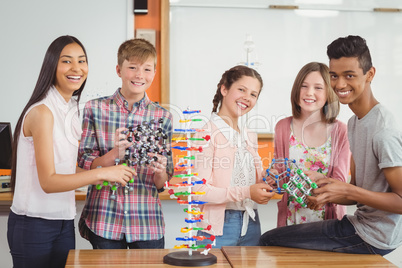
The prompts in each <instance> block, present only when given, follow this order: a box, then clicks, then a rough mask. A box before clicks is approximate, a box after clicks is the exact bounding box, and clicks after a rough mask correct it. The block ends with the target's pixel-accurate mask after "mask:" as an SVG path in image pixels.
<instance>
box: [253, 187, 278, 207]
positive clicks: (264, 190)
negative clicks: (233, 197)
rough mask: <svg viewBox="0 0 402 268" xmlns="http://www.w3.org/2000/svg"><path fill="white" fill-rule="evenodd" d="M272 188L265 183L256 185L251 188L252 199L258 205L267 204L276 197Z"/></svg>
mask: <svg viewBox="0 0 402 268" xmlns="http://www.w3.org/2000/svg"><path fill="white" fill-rule="evenodd" d="M270 191H272V187H271V186H269V185H267V184H265V183H256V184H253V185H251V186H250V198H251V200H253V201H254V202H256V203H258V204H267V203H268V201H269V200H270V199H271V198H272V197H273V196H274V195H275V192H273V191H272V192H270Z"/></svg>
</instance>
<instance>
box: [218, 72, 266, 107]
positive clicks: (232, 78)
mask: <svg viewBox="0 0 402 268" xmlns="http://www.w3.org/2000/svg"><path fill="white" fill-rule="evenodd" d="M243 76H249V77H254V78H256V79H258V81H260V85H261V89H262V86H263V82H262V78H261V76H260V74H259V73H258V72H257V71H256V70H254V69H252V68H249V67H247V66H244V65H237V66H235V67H232V68H230V69H229V70H227V71H226V72H224V73H223V75H222V78H221V81H219V83H218V86H217V89H216V93H215V96H214V99H213V100H212V103H213V105H214V107H213V108H212V112H216V111H217V110H218V105H219V104H221V102H222V99H223V96H222V93H221V87H222V86H225V88H227V89H230V87H231V86H232V84H233V83H234V82H236V81H237V80H239V79H240V78H242V77H243ZM221 105H222V104H221ZM219 108H220V106H219Z"/></svg>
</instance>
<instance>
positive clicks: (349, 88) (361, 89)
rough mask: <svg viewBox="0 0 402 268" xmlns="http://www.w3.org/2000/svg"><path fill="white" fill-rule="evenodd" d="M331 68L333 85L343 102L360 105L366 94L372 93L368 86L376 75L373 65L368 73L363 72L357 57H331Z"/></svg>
mask: <svg viewBox="0 0 402 268" xmlns="http://www.w3.org/2000/svg"><path fill="white" fill-rule="evenodd" d="M329 70H330V71H329V73H330V76H331V86H332V88H333V89H334V91H335V93H336V94H337V95H338V98H339V101H340V102H341V103H342V104H348V105H349V106H351V107H352V106H358V105H359V102H361V101H364V99H365V96H366V95H367V94H369V93H370V92H369V90H366V88H368V87H369V86H370V82H371V81H372V79H373V77H374V73H375V71H374V68H373V67H371V68H370V69H369V70H368V71H367V72H366V74H363V69H362V68H361V67H360V64H359V61H358V59H357V57H342V58H340V59H331V60H330V62H329ZM365 92H367V94H365Z"/></svg>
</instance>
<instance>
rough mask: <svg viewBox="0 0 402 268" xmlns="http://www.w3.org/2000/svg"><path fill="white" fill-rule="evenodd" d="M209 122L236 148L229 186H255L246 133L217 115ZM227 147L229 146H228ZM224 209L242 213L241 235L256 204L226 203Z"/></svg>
mask: <svg viewBox="0 0 402 268" xmlns="http://www.w3.org/2000/svg"><path fill="white" fill-rule="evenodd" d="M211 121H212V122H213V123H214V124H215V125H216V126H217V127H218V128H219V130H220V131H221V133H222V134H223V136H225V138H226V139H227V140H228V142H229V143H230V146H234V147H236V148H237V150H236V154H235V157H234V159H235V160H234V161H235V162H234V163H233V173H232V180H231V183H230V184H231V186H250V185H253V184H255V181H256V174H255V172H256V171H255V166H254V162H253V156H252V155H251V153H250V152H249V151H248V150H247V131H246V130H245V129H244V128H242V127H241V126H240V125H239V129H240V133H239V132H237V131H235V130H234V129H233V128H232V127H231V126H229V125H228V124H227V123H226V122H225V121H224V120H223V119H222V118H221V117H220V116H219V115H218V114H216V113H212V116H211ZM228 145H229V144H228ZM226 209H231V210H240V211H244V212H245V213H244V216H243V226H242V235H245V234H246V232H247V226H248V220H249V217H251V218H252V219H253V220H254V218H255V212H254V210H253V209H257V204H256V203H255V202H254V201H252V200H251V199H249V198H247V199H245V200H243V201H239V202H228V203H227V205H226Z"/></svg>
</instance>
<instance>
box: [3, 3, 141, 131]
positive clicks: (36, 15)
mask: <svg viewBox="0 0 402 268" xmlns="http://www.w3.org/2000/svg"><path fill="white" fill-rule="evenodd" d="M130 3H131V4H132V0H119V1H113V2H112V1H108V0H100V1H97V0H88V1H79V0H71V1H69V2H68V4H66V2H65V1H61V0H41V1H30V0H21V1H10V0H4V1H0V25H2V27H1V28H0V34H1V44H0V48H1V49H0V57H1V59H2V62H3V64H1V66H0V76H1V81H2V82H1V87H0V96H1V98H0V122H11V126H12V128H13V129H14V128H15V125H16V122H17V120H18V117H19V115H20V113H21V111H22V110H23V107H24V106H25V104H26V103H27V102H28V99H29V97H30V96H31V94H32V91H33V88H34V86H35V84H36V80H37V78H38V75H39V70H40V67H41V65H42V61H43V58H44V55H45V52H46V50H47V47H48V46H49V45H50V43H51V42H52V41H53V40H54V39H55V38H57V37H58V36H61V35H66V34H68V35H74V36H75V37H77V38H78V39H79V40H80V41H81V42H82V43H83V44H84V46H85V48H86V50H87V54H88V65H89V73H88V80H87V84H86V87H85V90H84V92H83V94H82V100H81V102H82V103H84V102H85V101H86V100H89V99H91V98H94V97H97V96H99V95H110V94H112V93H113V92H114V91H115V90H116V89H117V88H118V87H119V86H120V85H121V80H120V79H119V77H118V76H117V74H116V64H117V56H116V55H117V49H118V47H119V45H120V44H121V43H122V42H123V41H125V40H126V39H127V38H129V37H132V36H134V35H133V28H134V26H133V12H132V11H131V12H127V10H129V8H128V6H129V5H130ZM130 10H132V9H130Z"/></svg>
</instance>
